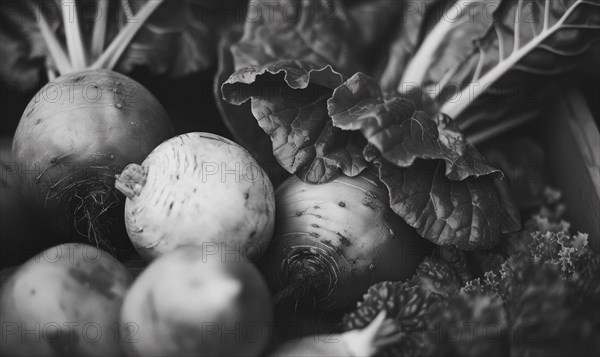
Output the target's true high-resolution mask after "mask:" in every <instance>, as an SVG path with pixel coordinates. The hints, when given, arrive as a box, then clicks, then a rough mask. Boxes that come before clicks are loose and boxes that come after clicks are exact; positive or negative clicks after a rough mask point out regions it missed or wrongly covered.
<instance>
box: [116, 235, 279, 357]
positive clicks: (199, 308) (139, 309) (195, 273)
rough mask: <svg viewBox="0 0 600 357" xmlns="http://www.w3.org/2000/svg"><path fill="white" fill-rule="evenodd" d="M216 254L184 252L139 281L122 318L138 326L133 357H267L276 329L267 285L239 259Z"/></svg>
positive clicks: (130, 351) (165, 257)
mask: <svg viewBox="0 0 600 357" xmlns="http://www.w3.org/2000/svg"><path fill="white" fill-rule="evenodd" d="M214 253H215V252H214V251H207V250H203V249H202V248H201V247H197V246H189V247H181V248H178V249H175V250H174V251H171V252H168V253H165V254H164V255H162V256H161V257H159V258H157V259H156V260H154V261H153V262H152V263H151V264H150V265H149V266H148V268H146V270H144V271H143V272H142V274H141V275H140V276H139V277H138V278H137V280H136V281H135V282H134V284H133V285H132V287H131V289H130V290H129V292H128V293H127V296H126V297H125V301H124V303H123V307H122V313H121V322H122V324H125V325H127V324H131V325H133V326H136V327H137V330H136V334H135V339H136V340H137V342H136V343H130V344H127V345H126V346H127V347H126V350H127V354H128V355H129V356H214V357H218V356H261V352H262V351H263V350H264V349H265V347H266V345H267V342H268V340H269V337H270V336H271V333H272V327H273V326H272V306H271V297H270V295H269V290H268V289H267V285H266V283H265V282H264V280H263V278H262V276H261V275H260V273H259V272H258V270H257V269H256V268H255V267H254V266H253V265H252V264H251V263H250V262H248V261H247V260H246V259H245V258H243V257H241V256H240V255H239V254H237V255H227V256H226V257H222V256H221V255H219V254H214Z"/></svg>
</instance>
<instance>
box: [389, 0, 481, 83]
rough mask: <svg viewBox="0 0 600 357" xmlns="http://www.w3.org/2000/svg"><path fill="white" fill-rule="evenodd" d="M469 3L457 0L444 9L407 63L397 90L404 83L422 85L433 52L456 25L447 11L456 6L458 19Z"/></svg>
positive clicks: (432, 58)
mask: <svg viewBox="0 0 600 357" xmlns="http://www.w3.org/2000/svg"><path fill="white" fill-rule="evenodd" d="M471 5H473V1H472V0H458V1H457V2H456V4H454V5H452V6H451V7H450V8H449V9H447V10H446V12H445V13H444V14H445V15H444V16H442V19H441V20H440V21H439V22H438V23H437V24H436V25H435V27H434V28H433V30H432V31H431V33H430V34H429V35H427V37H426V38H425V41H424V42H423V44H422V45H421V47H420V48H419V50H418V51H417V53H416V54H415V56H414V57H413V58H412V60H411V61H410V62H409V63H408V66H407V67H406V70H405V71H404V75H403V76H402V80H401V81H400V85H399V87H398V91H400V92H401V91H402V89H403V87H406V85H405V84H406V83H408V84H410V85H411V86H412V85H414V84H416V85H419V86H422V85H423V80H424V79H425V77H426V75H427V71H428V70H429V68H430V66H431V63H432V62H433V61H434V60H435V57H436V56H435V52H436V51H437V50H438V49H439V48H440V46H441V44H442V42H443V41H444V40H445V38H446V34H447V33H448V32H450V31H451V30H452V28H453V27H455V26H456V23H455V22H454V21H450V20H448V18H447V14H448V12H449V11H450V10H451V9H453V8H456V9H457V11H459V14H458V15H457V16H456V18H457V19H459V18H461V17H462V16H463V14H464V12H465V11H467V10H468V9H469V7H470V6H471Z"/></svg>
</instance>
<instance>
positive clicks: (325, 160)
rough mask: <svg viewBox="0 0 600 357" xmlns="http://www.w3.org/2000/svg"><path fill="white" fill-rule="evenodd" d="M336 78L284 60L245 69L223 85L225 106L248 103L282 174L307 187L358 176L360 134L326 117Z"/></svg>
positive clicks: (327, 71) (327, 70)
mask: <svg viewBox="0 0 600 357" xmlns="http://www.w3.org/2000/svg"><path fill="white" fill-rule="evenodd" d="M341 81H342V77H341V75H340V74H339V73H337V72H335V71H334V70H333V69H332V68H331V67H330V66H326V67H325V68H323V69H320V68H316V67H314V66H311V65H308V64H306V63H302V62H298V61H293V60H285V61H279V62H274V63H271V64H268V65H266V66H262V67H259V68H255V67H246V68H243V69H241V70H239V71H237V72H235V73H234V74H232V75H231V76H230V77H229V79H228V80H227V81H226V82H225V83H224V84H223V87H222V88H223V89H222V90H223V98H224V99H225V100H226V101H227V102H229V103H231V104H237V105H239V104H242V103H244V102H246V101H247V100H251V109H252V114H253V115H254V117H255V118H256V120H257V121H258V124H259V125H260V127H261V128H262V129H263V131H264V132H265V133H267V134H268V135H269V136H270V137H271V140H272V143H273V153H274V155H275V157H276V159H277V161H278V162H279V163H280V164H281V166H283V168H285V169H286V170H287V171H288V172H290V173H293V174H297V175H298V176H299V177H301V178H302V179H303V180H304V181H307V182H311V183H321V182H327V181H330V180H332V179H334V178H335V177H337V176H338V175H339V173H340V171H341V172H343V173H344V174H346V175H348V176H355V175H358V174H359V173H360V172H361V171H362V170H364V169H365V168H366V161H365V159H364V158H363V156H362V150H363V148H364V146H365V143H364V140H363V139H362V138H361V137H360V135H356V134H353V133H351V132H344V131H342V130H340V129H337V128H335V127H333V125H332V123H331V119H330V118H329V116H328V114H327V99H328V98H329V97H330V96H331V93H332V91H333V90H332V88H331V87H332V86H333V85H335V84H336V83H338V84H339V83H341Z"/></svg>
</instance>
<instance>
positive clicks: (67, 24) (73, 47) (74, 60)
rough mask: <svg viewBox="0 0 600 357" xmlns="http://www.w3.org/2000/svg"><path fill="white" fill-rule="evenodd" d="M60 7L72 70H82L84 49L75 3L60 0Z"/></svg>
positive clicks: (68, 0) (69, 0)
mask: <svg viewBox="0 0 600 357" xmlns="http://www.w3.org/2000/svg"><path fill="white" fill-rule="evenodd" d="M61 8H62V15H63V25H64V28H65V35H66V37H67V48H68V51H69V57H70V58H71V65H72V67H73V70H74V71H81V70H84V69H85V66H86V63H85V50H84V48H83V41H82V39H81V30H80V28H79V15H78V14H77V4H76V3H75V1H74V0H61Z"/></svg>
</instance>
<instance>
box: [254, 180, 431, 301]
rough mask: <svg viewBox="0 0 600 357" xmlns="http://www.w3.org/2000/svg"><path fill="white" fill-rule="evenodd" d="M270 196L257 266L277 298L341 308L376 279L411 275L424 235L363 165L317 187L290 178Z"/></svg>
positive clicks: (419, 255) (421, 251) (417, 260)
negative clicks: (261, 264) (266, 235)
mask: <svg viewBox="0 0 600 357" xmlns="http://www.w3.org/2000/svg"><path fill="white" fill-rule="evenodd" d="M275 196H276V205H277V218H276V224H275V233H274V238H273V243H272V246H271V250H270V251H269V253H268V254H267V256H266V257H265V259H264V261H265V268H264V269H265V275H266V276H267V280H268V281H269V284H270V286H271V288H272V290H273V291H275V292H278V293H277V296H276V298H275V300H276V302H277V303H293V304H295V303H298V302H302V303H305V304H307V305H309V307H310V308H313V309H318V310H326V309H342V308H344V307H347V306H348V305H349V304H352V303H355V302H356V301H357V300H358V299H359V298H360V297H361V296H362V294H363V293H364V292H365V291H366V290H367V288H368V287H369V286H370V285H372V284H374V283H376V282H379V281H385V280H392V281H397V280H403V279H406V278H408V277H410V276H411V275H412V274H413V273H414V271H415V269H416V267H417V265H418V264H419V262H420V261H421V259H422V258H423V255H424V253H425V251H424V245H423V244H424V242H423V239H421V237H420V236H419V235H418V234H417V233H416V232H415V230H414V229H413V228H411V227H410V226H408V225H407V224H406V223H405V222H404V221H403V219H402V218H400V217H399V216H397V215H396V214H395V213H394V212H392V210H391V209H390V207H389V202H388V197H389V196H388V193H387V190H386V188H385V186H384V185H383V184H382V183H381V182H379V180H378V179H377V177H376V176H375V175H374V174H373V173H372V172H370V171H368V170H366V171H365V172H363V173H362V174H360V175H359V176H357V177H353V178H350V177H346V176H340V177H339V178H337V179H335V180H334V181H332V182H329V183H326V184H320V185H311V184H307V183H304V182H302V181H300V180H299V179H298V178H297V177H295V176H294V177H292V178H290V179H288V180H287V181H286V182H284V183H283V184H282V185H281V186H280V187H279V188H278V189H277V192H276V195H275ZM305 304H302V305H301V306H303V305H305Z"/></svg>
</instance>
